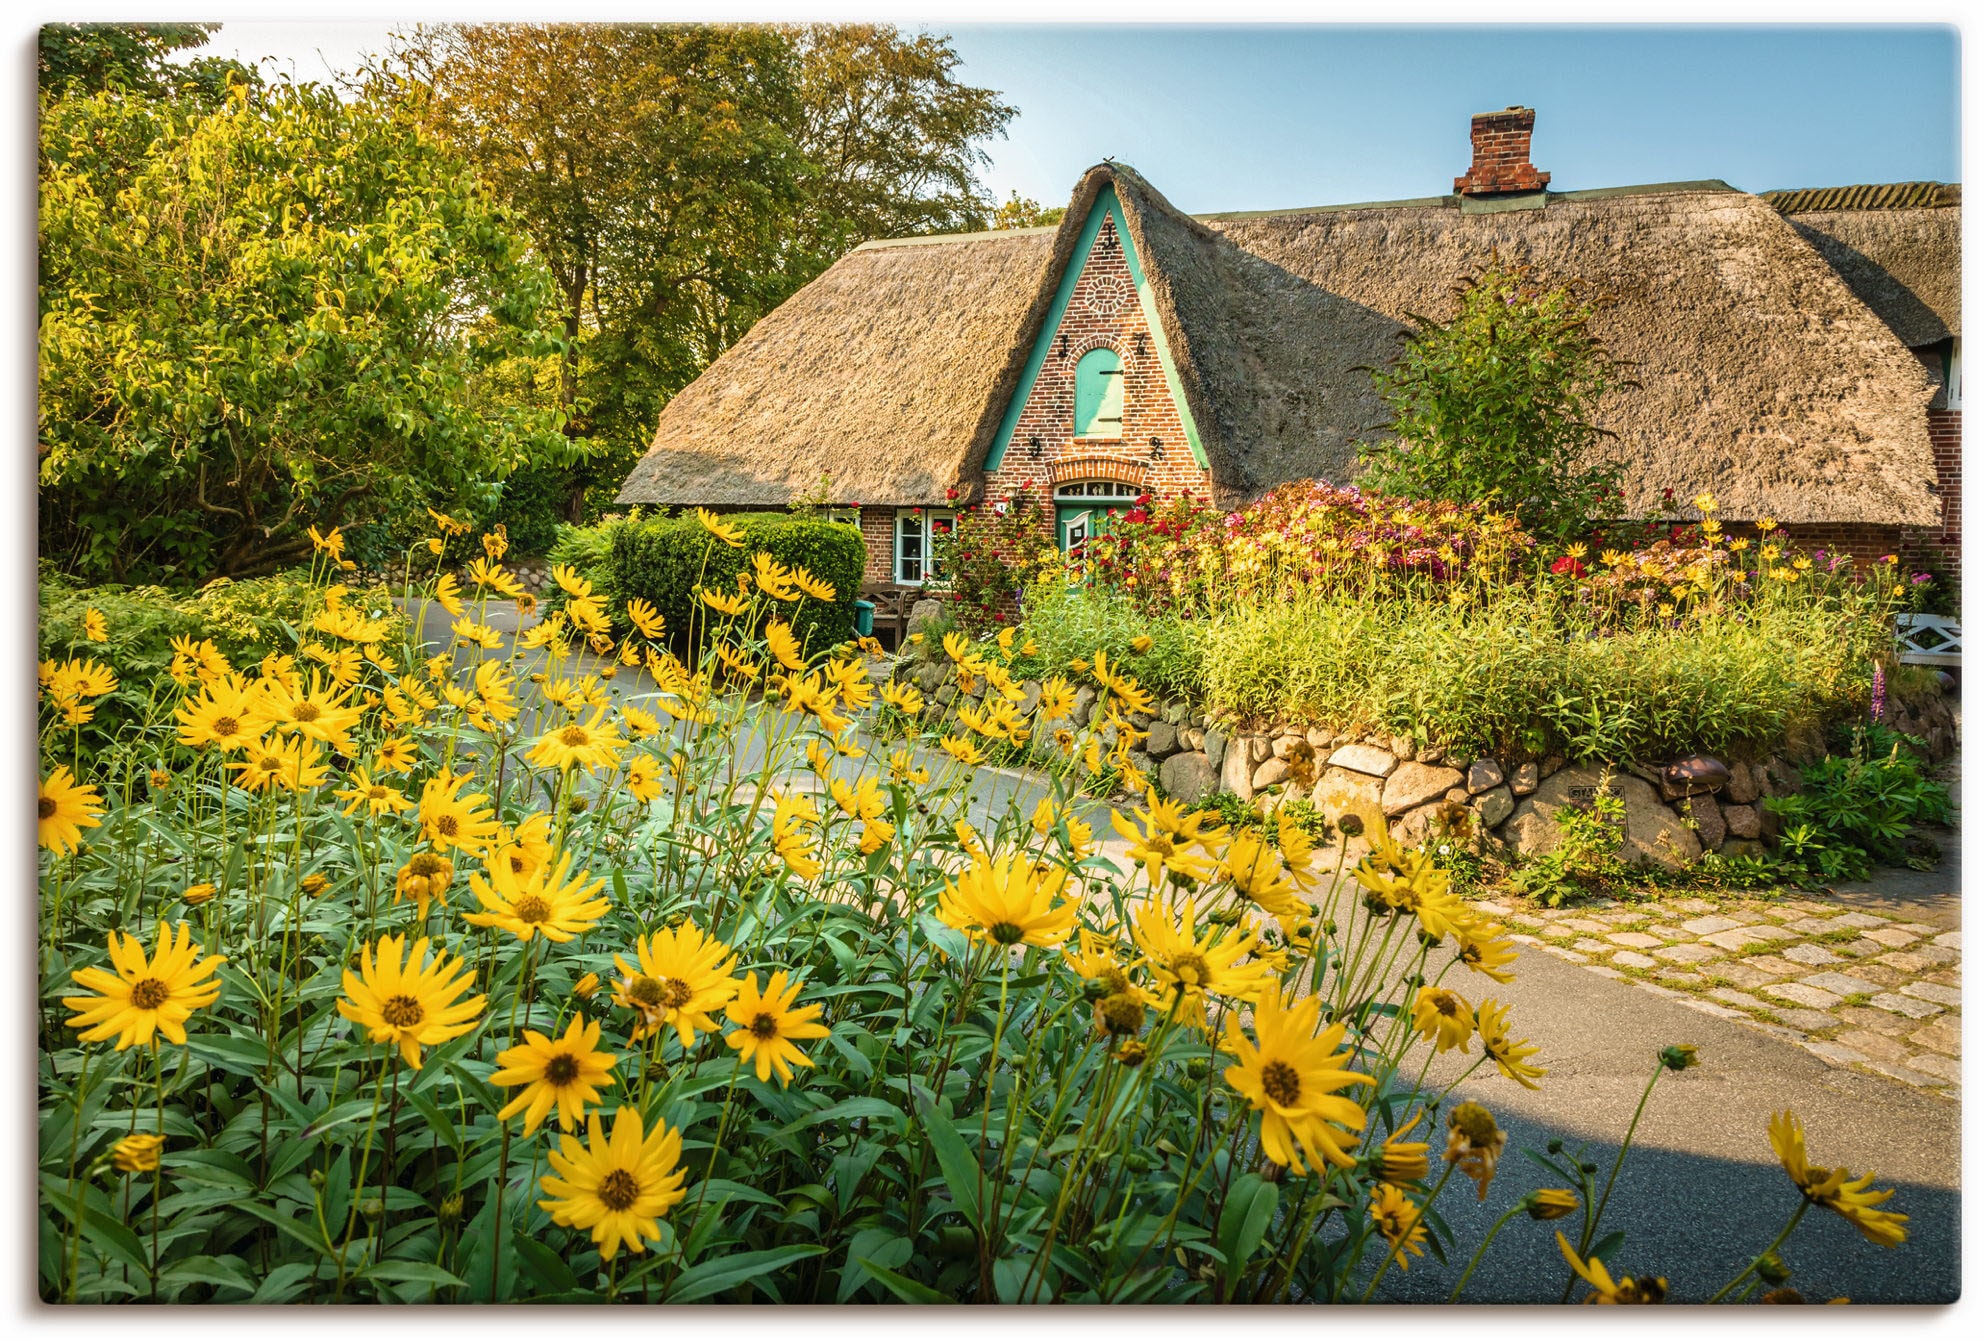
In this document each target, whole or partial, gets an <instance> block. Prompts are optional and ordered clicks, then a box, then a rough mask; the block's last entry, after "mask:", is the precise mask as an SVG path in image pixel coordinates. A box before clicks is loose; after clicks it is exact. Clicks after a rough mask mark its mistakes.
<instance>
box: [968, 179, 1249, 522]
mask: <svg viewBox="0 0 1984 1342" xmlns="http://www.w3.org/2000/svg"><path fill="white" fill-rule="evenodd" d="M1048 336H1049V339H1051V340H1052V341H1053V342H1054V343H1053V345H1052V346H1051V347H1050V348H1049V350H1048V354H1047V361H1046V363H1044V364H1043V365H1042V366H1041V369H1040V375H1039V376H1038V377H1037V378H1036V379H1035V380H1034V384H1033V390H1032V392H1031V393H1030V394H1029V395H1028V397H1027V400H1026V404H1025V406H1023V407H1022V408H1021V410H1020V415H1019V420H1018V422H1017V424H1016V425H1015V427H1014V429H1013V437H1012V441H1011V442H1010V443H1008V444H1007V446H1006V455H1005V459H1004V460H1003V461H1002V462H1001V463H1000V465H999V469H998V470H996V471H989V472H987V473H986V477H985V494H984V498H985V501H986V502H987V503H993V502H997V501H999V500H1002V499H1007V498H1011V497H1013V496H1014V495H1015V494H1017V493H1019V492H1020V491H1021V490H1026V491H1028V492H1030V493H1032V494H1033V496H1034V497H1035V498H1037V499H1039V500H1040V501H1041V502H1042V503H1043V504H1049V503H1050V501H1051V497H1052V495H1053V492H1054V486H1055V485H1058V484H1068V483H1072V482H1075V481H1079V480H1117V481H1121V482H1123V483H1126V484H1130V485H1134V486H1136V487H1137V488H1139V489H1144V490H1148V491H1149V492H1150V493H1151V494H1153V495H1155V496H1156V497H1157V498H1159V499H1167V498H1175V497H1177V496H1178V495H1179V494H1181V493H1183V492H1186V491H1188V490H1189V491H1190V492H1192V493H1193V494H1196V495H1198V496H1199V497H1200V498H1205V497H1208V496H1209V495H1210V494H1211V493H1212V476H1211V475H1210V474H1209V473H1208V472H1207V471H1206V470H1205V469H1204V468H1203V467H1201V466H1200V465H1199V464H1198V463H1197V462H1195V461H1194V460H1192V449H1191V447H1190V445H1189V444H1187V442H1186V441H1185V426H1184V422H1183V420H1182V418H1181V417H1180V415H1179V412H1178V406H1177V404H1176V403H1175V402H1174V401H1173V400H1172V399H1171V390H1170V388H1169V387H1167V386H1166V385H1165V380H1164V367H1163V365H1162V364H1161V363H1159V361H1158V357H1157V345H1156V341H1155V340H1154V339H1153V337H1152V335H1151V331H1150V327H1149V325H1148V324H1147V323H1146V322H1145V320H1144V314H1143V306H1142V305H1141V304H1140V303H1138V302H1137V296H1136V288H1135V286H1134V285H1133V284H1132V283H1131V280H1130V266H1129V262H1128V261H1127V260H1125V259H1124V256H1123V248H1122V246H1121V240H1120V239H1119V238H1118V237H1117V236H1116V225H1115V221H1114V220H1113V219H1107V220H1104V221H1103V225H1102V227H1101V229H1100V230H1099V231H1098V232H1097V234H1096V239H1095V245H1094V246H1093V247H1092V248H1091V249H1090V251H1089V257H1088V263H1087V265H1086V266H1085V267H1084V268H1083V270H1082V274H1081V277H1080V278H1079V279H1078V280H1076V282H1075V288H1074V293H1073V294H1072V295H1071V296H1070V298H1069V301H1068V310H1067V313H1066V314H1065V315H1064V316H1063V317H1062V319H1061V325H1060V326H1059V327H1058V328H1057V329H1056V330H1054V331H1050V332H1049V333H1048ZM1063 337H1065V343H1064V341H1063ZM1139 337H1141V339H1139ZM1105 345H1106V346H1108V347H1109V348H1110V349H1113V350H1115V351H1116V353H1117V354H1118V355H1119V356H1120V357H1121V358H1122V360H1123V384H1124V385H1123V436H1122V437H1121V438H1077V437H1075V432H1074V430H1075V364H1076V362H1077V361H1078V360H1080V358H1081V357H1082V355H1084V354H1086V353H1088V352H1089V351H1090V350H1092V349H1095V348H1097V347H1099V346H1105ZM1036 438H1037V439H1039V440H1040V446H1039V449H1038V451H1039V456H1038V457H1036V456H1034V455H1033V453H1034V450H1035V449H1034V448H1033V446H1032V441H1033V440H1034V439H1036ZM1152 438H1156V439H1157V440H1158V441H1159V442H1160V443H1161V444H1162V452H1161V454H1160V456H1159V457H1158V459H1157V460H1156V461H1155V462H1153V461H1152V460H1151V439H1152ZM1046 511H1047V514H1048V527H1049V530H1050V532H1051V529H1052V525H1053V509H1052V507H1051V506H1049V507H1048V508H1047V509H1046ZM1050 539H1053V537H1052V536H1051V535H1050Z"/></svg>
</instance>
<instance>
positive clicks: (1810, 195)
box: [1757, 182, 1963, 214]
mask: <svg viewBox="0 0 1984 1342" xmlns="http://www.w3.org/2000/svg"><path fill="white" fill-rule="evenodd" d="M1757 198H1758V199H1760V200H1762V201H1764V202H1765V203H1766V204H1768V205H1770V206H1771V208H1773V209H1775V210H1776V211H1777V212H1778V213H1779V214H1814V213H1819V212H1821V211H1832V210H1914V209H1931V208H1936V207H1944V206H1953V205H1961V204H1962V203H1963V183H1961V182H1864V183H1860V184H1858V185H1854V186H1803V187H1792V188H1787V189H1784V190H1778V191H1759V192H1758V193H1757Z"/></svg>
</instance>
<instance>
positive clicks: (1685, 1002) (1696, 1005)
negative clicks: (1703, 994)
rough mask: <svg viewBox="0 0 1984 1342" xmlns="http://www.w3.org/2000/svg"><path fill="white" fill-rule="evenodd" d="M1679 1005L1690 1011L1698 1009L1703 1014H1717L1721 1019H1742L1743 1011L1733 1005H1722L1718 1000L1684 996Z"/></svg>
mask: <svg viewBox="0 0 1984 1342" xmlns="http://www.w3.org/2000/svg"><path fill="white" fill-rule="evenodd" d="M1681 1005H1682V1006H1684V1007H1687V1008H1688V1009H1689V1010H1691V1011H1699V1012H1701V1013H1702V1014H1703V1015H1704V1016H1719V1017H1721V1018H1722V1019H1723V1020H1742V1019H1743V1013H1742V1012H1740V1011H1737V1010H1735V1009H1734V1008H1733V1007H1726V1006H1723V1005H1722V1004H1721V1003H1720V1002H1707V1001H1703V1000H1702V999H1701V998H1699V997H1684V998H1682V999H1681Z"/></svg>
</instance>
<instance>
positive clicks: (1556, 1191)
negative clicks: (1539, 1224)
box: [1522, 1188, 1578, 1221]
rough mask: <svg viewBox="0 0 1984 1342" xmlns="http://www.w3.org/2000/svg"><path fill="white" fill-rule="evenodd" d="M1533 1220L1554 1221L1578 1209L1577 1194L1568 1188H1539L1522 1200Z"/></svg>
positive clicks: (1523, 1206)
mask: <svg viewBox="0 0 1984 1342" xmlns="http://www.w3.org/2000/svg"><path fill="white" fill-rule="evenodd" d="M1522 1209H1523V1210H1524V1211H1526V1212H1528V1213H1529V1216H1530V1219H1531V1220H1533V1221H1554V1220H1556V1219H1557V1218H1558V1217H1560V1216H1569V1215H1570V1214H1571V1213H1572V1212H1574V1211H1576V1210H1577V1209H1578V1195H1577V1194H1576V1193H1573V1192H1572V1191H1571V1190H1570V1189H1568V1188H1539V1189H1537V1190H1536V1191H1535V1192H1533V1193H1531V1194H1530V1195H1529V1196H1528V1197H1526V1198H1524V1199H1523V1200H1522Z"/></svg>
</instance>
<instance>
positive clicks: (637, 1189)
mask: <svg viewBox="0 0 1984 1342" xmlns="http://www.w3.org/2000/svg"><path fill="white" fill-rule="evenodd" d="M586 1123H587V1125H588V1126H587V1137H588V1141H587V1142H586V1143H585V1144H583V1145H581V1144H580V1142H579V1139H578V1138H576V1137H571V1136H561V1137H559V1139H558V1149H557V1150H555V1151H551V1152H549V1153H548V1154H549V1155H550V1158H551V1168H552V1170H553V1171H554V1173H552V1174H547V1175H544V1176H542V1177H541V1178H540V1179H539V1180H538V1184H539V1186H540V1187H541V1188H543V1190H544V1191H545V1192H546V1193H548V1194H550V1196H549V1197H547V1198H542V1199H540V1200H539V1201H538V1204H537V1205H538V1206H540V1207H542V1208H543V1209H544V1210H545V1211H548V1212H550V1213H551V1219H552V1220H553V1221H554V1222H556V1223H557V1224H559V1225H561V1226H574V1227H576V1228H578V1229H580V1230H585V1231H589V1232H590V1233H591V1235H592V1239H593V1243H595V1244H597V1245H598V1246H599V1256H600V1259H601V1261H603V1262H611V1261H612V1260H613V1258H614V1257H615V1256H616V1255H617V1254H618V1253H619V1252H620V1246H621V1245H622V1244H624V1245H626V1246H627V1247H628V1248H629V1249H630V1250H632V1251H633V1252H635V1253H645V1252H646V1251H647V1245H646V1243H645V1241H647V1240H656V1239H660V1238H661V1223H660V1219H659V1218H660V1217H661V1215H662V1214H663V1213H664V1212H666V1211H667V1210H668V1209H669V1208H670V1207H673V1206H674V1205H675V1204H676V1203H678V1202H680V1201H681V1200H682V1199H683V1198H684V1197H686V1196H688V1194H687V1192H686V1191H685V1190H684V1189H683V1186H682V1185H683V1184H684V1183H685V1182H686V1181H687V1179H688V1175H687V1173H686V1172H685V1171H684V1170H683V1169H682V1168H681V1163H682V1134H681V1132H680V1131H679V1130H677V1129H675V1128H671V1127H669V1126H668V1124H667V1123H665V1122H664V1123H660V1124H658V1125H657V1126H656V1128H655V1130H654V1131H653V1132H652V1133H644V1132H643V1131H642V1127H641V1115H640V1112H639V1111H638V1110H636V1109H634V1108H633V1107H632V1106H631V1105H629V1106H624V1107H622V1108H621V1109H620V1110H618V1111H617V1112H616V1113H615V1114H614V1115H613V1136H612V1137H611V1138H610V1139H609V1138H608V1137H607V1135H606V1132H605V1130H604V1128H603V1127H602V1126H601V1124H600V1121H599V1114H598V1113H597V1112H595V1113H593V1114H591V1115H590V1116H588V1117H587V1119H586Z"/></svg>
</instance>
